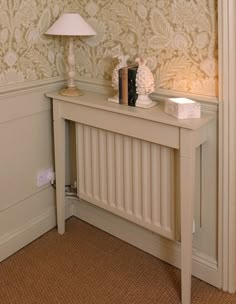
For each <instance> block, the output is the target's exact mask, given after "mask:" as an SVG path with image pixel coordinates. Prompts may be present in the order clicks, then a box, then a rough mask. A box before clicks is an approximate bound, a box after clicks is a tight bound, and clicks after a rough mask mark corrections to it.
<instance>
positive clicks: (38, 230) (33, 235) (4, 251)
mask: <svg viewBox="0 0 236 304" xmlns="http://www.w3.org/2000/svg"><path fill="white" fill-rule="evenodd" d="M65 208H66V218H69V217H71V216H72V215H73V214H72V204H71V201H70V200H68V201H67V202H66V206H65ZM55 226H56V208H49V209H47V210H46V211H45V212H43V213H42V214H40V215H39V216H38V217H36V218H34V219H32V220H30V221H29V222H27V223H25V224H24V225H23V226H21V227H18V228H17V229H15V230H14V231H11V232H9V233H7V234H6V235H4V236H2V237H1V238H0V262H1V261H3V260H5V259H6V258H8V257H9V256H10V255H12V254H14V253H15V252H17V251H18V250H20V249H22V248H23V247H25V246H26V245H28V244H29V243H31V242H32V241H34V240H35V239H37V238H38V237H40V236H41V235H43V234H44V233H46V232H48V231H49V230H51V229H52V228H54V227H55Z"/></svg>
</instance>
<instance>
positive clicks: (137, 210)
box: [132, 139, 142, 219]
mask: <svg viewBox="0 0 236 304" xmlns="http://www.w3.org/2000/svg"><path fill="white" fill-rule="evenodd" d="M132 152H133V170H132V171H133V206H134V209H133V212H134V216H135V217H137V218H139V219H142V208H141V195H142V194H141V142H140V141H139V140H138V139H133V151H132Z"/></svg>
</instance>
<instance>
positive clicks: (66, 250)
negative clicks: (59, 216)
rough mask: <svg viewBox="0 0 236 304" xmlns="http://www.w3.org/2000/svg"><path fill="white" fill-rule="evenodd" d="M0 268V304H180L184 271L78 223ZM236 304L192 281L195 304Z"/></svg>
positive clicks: (71, 221)
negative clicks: (181, 278)
mask: <svg viewBox="0 0 236 304" xmlns="http://www.w3.org/2000/svg"><path fill="white" fill-rule="evenodd" d="M66 229H67V232H66V233H65V234H64V235H63V236H60V235H58V234H57V232H56V229H53V230H51V231H50V232H48V233H47V234H45V235H44V236H42V237H41V238H39V239H38V240H36V241H34V242H33V243H31V244H30V245H29V246H27V247H25V248H24V249H22V250H21V251H19V252H18V253H16V254H15V255H13V256H12V257H10V258H8V259H7V260H5V261H4V262H2V263H1V264H0V304H36V303H37V304H39V303H40V304H54V303H55V304H108V303H109V304H157V303H161V304H175V303H176V304H177V303H180V271H179V270H177V269H176V268H174V267H171V266H169V265H167V264H166V263H164V262H161V261H160V260H158V259H156V258H155V257H153V256H151V255H149V254H147V253H144V252H142V251H140V250H138V249H136V248H134V247H132V246H130V245H128V244H127V243H125V242H123V241H120V240H119V239H117V238H114V237H112V236H110V235H109V234H107V233H105V232H102V231H101V230H99V229H96V228H94V227H92V226H90V225H88V224H86V223H84V222H82V221H80V220H78V219H76V218H70V219H69V220H68V221H67V225H66ZM204 303H212V304H224V303H232V304H233V303H236V296H234V295H229V294H226V293H223V292H221V291H219V290H217V289H216V288H214V287H211V286H209V285H208V284H206V283H204V282H202V281H200V280H197V279H195V278H193V288H192V304H204Z"/></svg>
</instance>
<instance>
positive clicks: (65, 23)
mask: <svg viewBox="0 0 236 304" xmlns="http://www.w3.org/2000/svg"><path fill="white" fill-rule="evenodd" d="M45 34H47V35H55V36H69V53H68V87H67V88H65V89H62V90H61V91H60V94H62V95H66V96H79V95H81V93H80V91H79V89H78V88H77V87H76V85H75V54H74V39H73V37H74V36H94V35H96V32H95V31H94V30H93V28H92V27H91V26H90V25H89V24H88V23H87V22H86V21H85V20H84V19H83V18H82V17H81V16H80V15H79V14H75V13H66V14H63V15H61V16H60V17H59V18H58V19H57V20H56V21H55V23H54V24H53V25H52V26H51V27H50V28H49V29H48V30H47V32H46V33H45Z"/></svg>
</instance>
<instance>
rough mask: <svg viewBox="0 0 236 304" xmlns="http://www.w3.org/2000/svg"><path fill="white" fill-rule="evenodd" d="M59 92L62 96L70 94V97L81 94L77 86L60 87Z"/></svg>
mask: <svg viewBox="0 0 236 304" xmlns="http://www.w3.org/2000/svg"><path fill="white" fill-rule="evenodd" d="M59 94H61V95H63V96H71V97H74V96H81V95H83V94H82V93H81V91H80V90H79V89H78V88H77V87H68V88H64V89H61V90H60V91H59Z"/></svg>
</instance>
